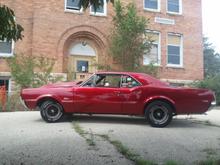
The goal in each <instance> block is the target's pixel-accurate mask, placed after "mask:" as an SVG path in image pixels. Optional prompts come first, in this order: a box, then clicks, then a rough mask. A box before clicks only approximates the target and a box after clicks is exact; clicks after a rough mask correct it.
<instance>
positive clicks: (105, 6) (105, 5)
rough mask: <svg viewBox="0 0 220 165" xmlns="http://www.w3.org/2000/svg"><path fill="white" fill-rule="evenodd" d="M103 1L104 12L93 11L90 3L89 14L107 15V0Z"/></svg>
mask: <svg viewBox="0 0 220 165" xmlns="http://www.w3.org/2000/svg"><path fill="white" fill-rule="evenodd" d="M103 1H104V4H103V9H104V12H103V13H100V12H97V11H96V12H94V11H92V5H90V8H89V9H90V15H92V16H101V17H104V16H107V10H108V8H107V1H106V0H103Z"/></svg>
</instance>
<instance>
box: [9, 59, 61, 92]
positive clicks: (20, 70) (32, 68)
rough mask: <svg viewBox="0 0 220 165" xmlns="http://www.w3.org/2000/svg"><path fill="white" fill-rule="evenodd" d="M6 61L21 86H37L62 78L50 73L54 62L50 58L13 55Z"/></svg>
mask: <svg viewBox="0 0 220 165" xmlns="http://www.w3.org/2000/svg"><path fill="white" fill-rule="evenodd" d="M7 62H8V65H9V67H10V69H11V74H12V77H13V79H14V81H15V82H16V84H18V85H19V86H20V87H21V88H27V87H39V86H42V85H44V84H48V83H50V82H52V83H54V82H56V81H59V80H61V79H62V77H60V76H58V77H54V76H53V75H52V74H51V72H52V70H53V67H54V64H55V60H54V59H51V58H46V57H43V56H39V57H33V56H25V55H18V56H17V55H15V56H14V57H11V58H9V59H7Z"/></svg>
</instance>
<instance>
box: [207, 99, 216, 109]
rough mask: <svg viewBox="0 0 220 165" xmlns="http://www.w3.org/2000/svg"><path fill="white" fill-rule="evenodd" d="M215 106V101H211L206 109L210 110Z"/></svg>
mask: <svg viewBox="0 0 220 165" xmlns="http://www.w3.org/2000/svg"><path fill="white" fill-rule="evenodd" d="M215 106H216V101H212V102H211V104H210V106H209V109H208V111H211V110H212V109H214V108H215Z"/></svg>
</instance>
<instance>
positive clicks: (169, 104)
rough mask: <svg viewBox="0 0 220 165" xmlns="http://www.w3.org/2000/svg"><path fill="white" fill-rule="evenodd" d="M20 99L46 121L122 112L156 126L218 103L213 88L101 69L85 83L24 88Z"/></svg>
mask: <svg viewBox="0 0 220 165" xmlns="http://www.w3.org/2000/svg"><path fill="white" fill-rule="evenodd" d="M21 98H22V100H23V101H24V103H25V105H26V106H27V107H28V108H29V109H36V108H38V109H39V110H40V112H41V116H42V118H43V119H44V120H45V121H46V122H56V121H59V120H60V119H61V118H62V117H63V116H64V115H65V114H72V113H85V114H120V115H137V116H145V117H146V118H147V120H148V121H149V123H150V125H151V126H154V127H165V126H167V125H168V124H169V123H170V122H171V120H172V117H173V116H174V115H179V114H201V113H204V112H206V111H207V110H209V108H210V107H211V106H212V105H215V95H214V93H213V92H212V91H210V90H206V89H192V88H180V87H172V86H170V85H169V84H167V83H164V82H161V81H159V80H157V79H155V78H153V77H151V76H149V75H147V74H143V73H129V72H101V73H96V74H93V75H92V76H91V77H90V78H89V79H88V80H86V81H84V82H78V83H74V82H68V83H57V84H49V85H45V86H42V87H40V88H31V89H23V90H22V91H21Z"/></svg>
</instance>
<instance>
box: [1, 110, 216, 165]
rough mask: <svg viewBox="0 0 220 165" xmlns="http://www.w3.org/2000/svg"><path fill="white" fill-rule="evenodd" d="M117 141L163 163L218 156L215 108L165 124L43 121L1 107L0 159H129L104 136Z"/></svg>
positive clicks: (101, 164)
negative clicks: (89, 139) (86, 134)
mask: <svg viewBox="0 0 220 165" xmlns="http://www.w3.org/2000/svg"><path fill="white" fill-rule="evenodd" d="M73 122H74V123H75V122H77V124H79V125H80V127H81V128H82V129H83V130H85V131H87V132H90V133H91V135H94V137H92V140H93V141H94V142H95V146H90V145H88V143H87V142H86V140H85V138H83V137H82V136H81V135H79V134H78V133H77V132H76V130H74V128H73ZM103 134H105V135H108V136H109V137H110V138H111V139H112V140H117V141H120V142H121V143H122V144H123V145H124V146H126V147H127V148H129V149H130V150H131V151H132V152H134V153H137V154H138V155H140V157H141V158H142V159H145V160H150V161H153V162H155V163H157V164H164V162H166V161H168V160H174V161H176V162H178V163H180V164H186V165H191V164H192V165H193V164H196V163H197V162H199V161H201V160H207V159H211V158H213V159H218V158H220V110H219V109H216V110H213V111H210V112H208V115H193V116H179V117H175V118H174V119H173V121H172V123H171V124H170V125H169V126H168V127H166V128H152V127H151V126H150V125H149V124H148V123H147V122H146V121H145V119H144V118H141V117H131V116H103V115H95V116H87V115H74V116H73V117H72V118H70V119H69V120H66V121H63V122H59V123H53V124H48V123H45V122H44V121H43V120H42V119H41V117H40V114H39V112H4V113H0V164H5V165H11V164H15V165H17V164H22V165H24V164H28V165H29V164H45V165H47V164H74V165H87V164H88V165H93V164H94V165H105V164H115V165H116V164H122V165H123V164H124V165H129V164H134V162H132V161H130V160H128V159H127V158H125V157H124V156H123V155H122V154H121V153H119V152H118V151H117V150H116V148H115V147H114V146H113V145H112V144H110V143H109V142H108V141H105V140H103V139H100V138H99V137H97V136H95V135H103Z"/></svg>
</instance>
